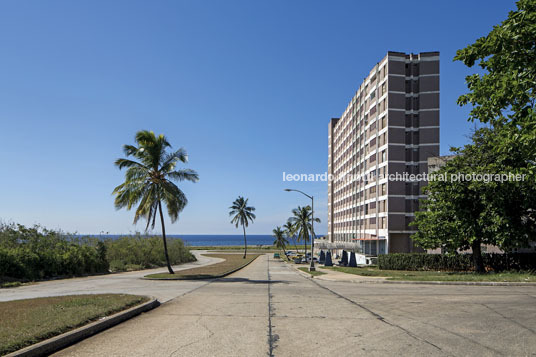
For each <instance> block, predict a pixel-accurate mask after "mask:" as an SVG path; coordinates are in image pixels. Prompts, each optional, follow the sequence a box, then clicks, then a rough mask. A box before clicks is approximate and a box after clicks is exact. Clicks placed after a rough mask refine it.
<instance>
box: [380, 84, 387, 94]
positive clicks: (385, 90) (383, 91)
mask: <svg viewBox="0 0 536 357" xmlns="http://www.w3.org/2000/svg"><path fill="white" fill-rule="evenodd" d="M381 93H382V94H381V95H384V94H385V93H387V85H386V84H385V83H384V84H382V91H381Z"/></svg>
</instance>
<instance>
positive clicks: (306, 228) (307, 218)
mask: <svg viewBox="0 0 536 357" xmlns="http://www.w3.org/2000/svg"><path fill="white" fill-rule="evenodd" d="M311 213H312V212H311V206H305V207H300V206H298V208H294V209H293V210H292V214H293V215H294V216H293V217H290V218H289V219H288V221H289V222H290V223H292V224H293V225H294V227H295V229H296V230H295V232H296V233H297V234H298V241H300V240H301V241H303V242H304V245H305V256H307V241H308V240H309V233H310V232H311V231H312V226H311ZM315 222H318V223H320V219H319V218H315ZM311 236H313V237H314V232H311ZM313 239H314V238H313Z"/></svg>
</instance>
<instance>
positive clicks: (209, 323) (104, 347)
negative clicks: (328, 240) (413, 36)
mask: <svg viewBox="0 0 536 357" xmlns="http://www.w3.org/2000/svg"><path fill="white" fill-rule="evenodd" d="M167 283H168V284H172V283H175V282H167ZM183 283H184V284H187V283H188V282H180V283H179V284H177V285H180V284H183ZM203 284H204V285H203ZM203 284H200V285H199V286H198V287H197V288H195V289H192V290H191V291H190V292H189V293H186V294H185V295H183V296H180V297H178V298H175V299H173V300H171V301H168V302H167V303H165V304H163V305H162V306H161V307H159V308H157V309H155V310H153V311H151V312H148V313H145V314H143V315H141V316H138V317H136V318H134V319H132V320H129V321H127V322H125V323H123V324H121V325H118V326H116V327H114V328H111V329H109V330H107V331H105V332H103V333H100V334H98V335H96V336H94V337H91V338H89V339H87V340H85V341H82V342H80V343H78V344H77V345H74V346H71V347H70V348H67V349H65V350H63V351H61V352H59V353H58V354H57V355H58V356H266V355H268V356H272V355H273V356H356V355H363V356H400V355H408V356H430V355H431V356H495V355H496V356H501V355H504V356H530V355H535V354H536V288H535V287H517V286H515V287H502V286H499V287H487V286H435V285H402V284H400V285H395V284H385V285H384V284H368V283H362V284H356V283H348V282H328V281H315V280H311V279H307V278H305V277H303V276H302V275H301V274H299V273H297V272H296V271H295V270H294V269H292V268H291V267H289V266H287V265H285V264H284V263H282V262H280V261H275V260H272V259H269V258H268V256H262V257H259V258H258V259H257V260H256V261H254V262H253V263H252V264H250V265H249V266H248V267H246V268H245V269H243V270H241V271H239V272H237V273H235V274H233V275H231V276H229V277H227V278H224V279H218V280H215V281H213V282H205V283H203ZM177 285H173V286H175V287H176V286H177Z"/></svg>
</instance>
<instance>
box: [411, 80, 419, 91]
mask: <svg viewBox="0 0 536 357" xmlns="http://www.w3.org/2000/svg"><path fill="white" fill-rule="evenodd" d="M412 87H413V88H412V89H413V92H414V93H417V92H418V91H419V80H418V79H417V80H414V81H413V86H412Z"/></svg>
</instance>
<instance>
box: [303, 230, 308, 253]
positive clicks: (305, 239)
mask: <svg viewBox="0 0 536 357" xmlns="http://www.w3.org/2000/svg"><path fill="white" fill-rule="evenodd" d="M305 233H306V235H304V237H303V246H304V247H305V258H306V259H307V236H308V235H309V233H308V232H305Z"/></svg>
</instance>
